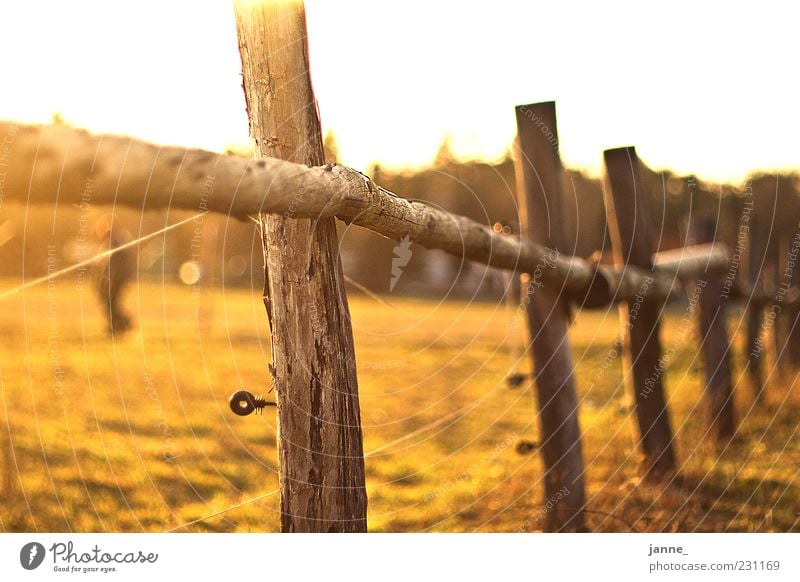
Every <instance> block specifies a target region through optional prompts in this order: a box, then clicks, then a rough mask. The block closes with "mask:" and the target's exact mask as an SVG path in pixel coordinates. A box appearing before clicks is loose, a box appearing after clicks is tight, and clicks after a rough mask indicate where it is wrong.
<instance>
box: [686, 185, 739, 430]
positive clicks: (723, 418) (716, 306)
mask: <svg viewBox="0 0 800 582" xmlns="http://www.w3.org/2000/svg"><path fill="white" fill-rule="evenodd" d="M690 180H694V178H690ZM693 230H694V236H695V242H696V243H699V244H704V243H712V242H714V239H715V233H716V221H715V220H714V219H713V218H711V217H707V216H706V217H701V218H700V219H698V220H696V221H695V224H694V228H693ZM701 282H702V286H701V285H700V283H701ZM723 285H724V280H723V279H722V278H721V277H720V276H719V275H705V276H704V278H702V279H698V280H697V283H696V285H695V288H696V289H699V297H698V299H697V306H698V324H699V328H700V350H701V352H702V353H703V367H704V368H705V379H706V385H705V394H706V399H707V401H708V414H709V420H710V424H711V428H712V429H714V433H715V437H716V439H717V444H720V445H724V444H726V443H727V442H728V441H730V439H731V438H732V437H733V435H734V434H735V432H736V418H735V413H734V402H733V377H732V374H731V362H730V341H729V340H728V328H727V316H726V311H727V310H726V309H725V300H724V297H723Z"/></svg>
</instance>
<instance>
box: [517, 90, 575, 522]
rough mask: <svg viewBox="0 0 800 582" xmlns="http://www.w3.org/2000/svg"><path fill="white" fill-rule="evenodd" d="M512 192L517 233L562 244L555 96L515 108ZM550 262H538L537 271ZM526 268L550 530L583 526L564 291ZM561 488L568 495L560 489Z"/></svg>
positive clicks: (525, 287)
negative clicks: (514, 191)
mask: <svg viewBox="0 0 800 582" xmlns="http://www.w3.org/2000/svg"><path fill="white" fill-rule="evenodd" d="M516 116H517V131H518V136H519V137H518V140H519V141H518V151H517V157H516V162H515V164H516V166H515V167H516V175H517V192H518V199H519V205H520V225H521V230H522V235H523V236H527V237H528V238H529V239H531V240H532V241H534V242H537V243H540V244H543V245H547V246H548V247H550V248H551V249H556V251H557V250H558V249H559V245H560V244H562V241H561V228H562V225H563V224H564V217H563V209H562V206H563V170H562V166H561V158H560V157H559V153H558V132H557V129H556V111H555V103H552V102H548V103H537V104H534V105H520V106H518V107H517V108H516ZM545 268H547V265H542V270H544V269H545ZM537 277H538V274H537V273H535V272H532V273H529V280H528V284H527V285H523V287H522V295H523V302H525V303H527V312H528V322H529V325H530V332H531V338H532V348H533V362H534V370H535V379H536V393H537V397H538V401H539V418H540V422H541V425H540V426H541V442H542V444H541V448H542V455H543V458H544V466H545V472H546V473H545V502H546V503H549V504H552V503H553V500H554V499H556V500H559V501H558V502H557V503H555V505H554V506H553V508H552V509H551V510H550V511H549V512H548V513H547V514H546V528H547V529H548V530H550V531H576V530H581V529H583V519H584V517H583V506H584V503H585V492H584V468H583V454H582V450H581V432H580V428H579V425H578V399H577V395H576V386H575V376H574V373H573V368H572V353H571V350H570V345H569V336H568V329H567V325H568V321H567V319H568V312H567V308H568V305H567V299H566V298H567V293H566V291H565V290H564V289H563V287H561V286H560V285H558V284H555V283H554V282H552V281H548V282H545V281H540V280H537ZM565 492H566V494H565Z"/></svg>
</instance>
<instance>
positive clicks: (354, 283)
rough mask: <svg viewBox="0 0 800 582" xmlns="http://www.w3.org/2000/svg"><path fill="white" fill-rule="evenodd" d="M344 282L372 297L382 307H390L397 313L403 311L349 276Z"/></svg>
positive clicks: (345, 276) (345, 277)
mask: <svg viewBox="0 0 800 582" xmlns="http://www.w3.org/2000/svg"><path fill="white" fill-rule="evenodd" d="M344 280H345V281H347V282H348V283H350V284H351V285H352V286H353V287H355V288H356V289H358V290H359V291H361V292H362V293H363V294H364V295H367V296H368V297H371V298H372V299H374V300H375V301H377V302H378V303H380V304H381V305H384V306H386V307H388V308H390V309H394V310H395V311H401V310H400V309H399V308H397V307H395V306H394V305H392V304H391V303H389V302H388V301H386V300H385V299H384V298H383V297H381V296H380V295H378V294H377V293H373V292H372V291H370V290H369V289H367V288H366V287H365V286H364V285H362V284H361V283H359V282H358V281H356V280H354V279H351V278H350V277H348V276H347V275H344Z"/></svg>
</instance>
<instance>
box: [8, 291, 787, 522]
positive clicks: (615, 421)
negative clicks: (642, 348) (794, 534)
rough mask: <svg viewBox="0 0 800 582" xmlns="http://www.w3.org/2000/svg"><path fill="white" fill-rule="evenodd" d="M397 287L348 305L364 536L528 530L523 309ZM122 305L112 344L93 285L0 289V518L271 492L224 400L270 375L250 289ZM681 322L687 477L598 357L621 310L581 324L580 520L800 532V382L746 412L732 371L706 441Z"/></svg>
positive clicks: (160, 511) (156, 516) (264, 432)
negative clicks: (654, 478) (720, 435)
mask: <svg viewBox="0 0 800 582" xmlns="http://www.w3.org/2000/svg"><path fill="white" fill-rule="evenodd" d="M17 283H18V281H10V280H9V281H4V282H3V285H2V287H3V288H9V287H11V286H14V285H16V284H17ZM390 300H391V302H392V304H393V305H394V308H390V307H387V306H385V305H381V304H379V303H377V302H375V301H374V300H371V299H368V298H364V297H357V296H354V297H352V298H351V307H352V312H353V322H354V327H355V330H356V331H355V333H356V345H357V350H358V361H359V378H360V385H361V393H362V413H363V422H364V430H365V439H366V442H365V448H366V450H367V451H368V452H371V454H370V455H369V458H368V459H367V475H368V488H369V527H370V529H371V530H372V531H516V530H519V529H520V528H522V527H524V524H525V523H526V521H529V519H530V516H531V515H534V514H535V512H536V511H537V510H538V508H539V507H540V504H541V502H542V471H541V464H540V460H539V458H538V455H536V454H535V452H534V453H531V454H527V455H522V454H519V453H518V452H517V450H516V448H517V447H516V445H517V443H518V442H519V440H520V439H527V440H532V441H536V440H537V438H538V437H537V430H538V429H537V423H536V415H535V406H534V399H533V396H532V392H531V390H530V387H529V386H527V385H525V386H523V387H521V388H519V389H517V390H512V389H509V388H508V387H506V385H505V383H504V378H505V376H506V374H507V373H508V372H509V371H510V370H511V369H512V368H513V367H514V366H515V362H514V356H513V352H514V349H513V348H514V345H515V341H516V339H515V338H519V336H520V335H522V333H523V330H524V325H523V322H522V321H521V320H513V319H509V317H508V313H507V312H506V311H505V309H504V308H503V307H502V306H495V305H492V304H482V303H472V304H467V303H458V302H451V303H446V304H435V303H428V302H419V301H413V300H409V299H398V298H391V299H390ZM126 303H127V305H128V306H129V307H130V309H131V310H136V311H138V313H139V316H140V319H139V321H138V329H137V331H135V332H134V333H132V334H130V335H128V336H125V337H123V338H121V339H118V340H117V341H111V340H109V339H108V338H107V337H106V336H105V335H104V334H103V331H102V330H103V326H102V320H101V318H100V315H99V310H98V307H97V304H96V302H95V301H94V297H93V296H92V295H91V293H89V292H88V291H86V292H83V293H81V292H79V291H78V290H77V289H76V286H75V282H74V281H63V282H59V283H57V284H56V285H55V286H54V287H51V288H48V287H47V286H46V285H45V286H40V287H37V288H34V289H31V290H29V291H27V292H26V293H25V294H24V295H19V296H16V297H14V298H12V299H6V300H4V301H3V302H2V311H0V329H2V335H0V362H1V364H0V405H1V406H2V408H0V422H2V434H0V466H2V472H1V473H0V488H2V490H1V491H0V493H1V494H2V495H0V530H3V531H162V530H168V529H171V528H175V527H176V526H180V525H181V524H184V523H186V522H189V521H192V520H196V519H199V518H202V517H203V516H207V515H209V514H212V513H215V512H218V511H220V510H224V509H226V508H229V507H231V506H232V505H234V504H237V503H241V502H243V501H247V500H248V499H252V498H254V497H256V496H259V495H263V494H265V493H268V492H270V491H274V490H275V489H277V476H276V450H275V418H274V413H267V414H265V415H264V416H261V417H247V418H239V417H236V416H233V415H232V414H231V413H230V412H229V411H228V408H227V397H228V395H229V394H230V393H231V392H232V391H233V390H234V389H238V388H240V387H247V388H248V389H251V390H254V391H259V390H260V391H263V390H264V388H265V386H264V383H265V378H266V377H267V371H266V368H267V362H268V359H269V340H268V338H267V335H266V333H265V316H264V312H263V307H262V305H261V303H260V301H259V298H258V294H257V293H250V292H249V291H245V290H236V291H226V292H225V293H222V292H219V291H218V292H217V293H216V295H215V296H214V297H213V298H212V297H210V296H204V297H203V298H202V299H198V298H197V296H194V295H192V293H191V290H190V289H189V288H186V287H178V286H173V285H166V286H161V285H158V284H155V283H143V284H142V285H141V286H139V287H136V288H132V289H131V290H130V291H129V293H128V295H127V300H126ZM198 314H201V315H198ZM681 325H682V324H681V322H680V313H674V314H672V315H671V316H670V318H669V319H668V322H667V325H666V329H665V330H664V335H663V337H664V338H665V345H666V346H672V347H673V348H674V357H673V359H672V361H671V363H670V365H669V368H668V372H667V374H668V376H667V383H668V392H669V398H670V406H671V411H672V420H673V426H674V428H675V429H676V438H677V450H678V454H679V456H680V459H681V478H680V479H679V480H676V481H675V482H674V483H672V484H668V485H663V486H653V485H650V484H644V483H640V482H639V479H638V476H637V475H638V472H637V462H638V459H637V456H636V452H635V450H634V449H633V446H632V438H631V431H632V424H631V423H632V418H631V415H630V407H629V405H628V403H627V399H626V397H625V394H624V390H623V389H622V387H621V381H622V376H621V374H622V372H621V363H620V361H619V359H615V358H613V357H609V353H610V350H611V346H612V342H613V339H614V337H615V335H616V333H617V329H618V321H617V312H616V310H611V311H610V312H608V313H606V312H591V313H585V314H582V315H580V317H579V318H578V319H577V321H576V323H575V324H574V326H573V330H572V340H573V345H574V354H575V360H576V363H577V374H578V376H579V385H580V391H581V400H582V409H581V424H582V427H583V429H584V432H585V441H584V455H585V458H586V461H587V483H588V499H589V507H590V508H591V510H592V511H593V512H599V513H591V514H590V515H589V526H590V527H591V528H592V529H593V530H596V531H627V529H628V526H627V525H625V524H626V523H627V524H631V525H633V526H634V528H635V529H636V530H639V531H662V530H663V531H727V530H730V531H791V530H794V531H797V530H798V529H800V528H799V527H798V514H797V511H798V509H800V503H799V499H798V498H799V495H800V489H799V488H798V487H799V486H798V466H800V462H799V461H800V444H799V442H800V441H799V440H798V438H797V437H798V435H797V427H798V417H799V415H798V414H797V410H798V404H800V399H799V398H798V396H797V393H796V388H795V390H794V392H793V391H792V390H791V389H790V388H789V386H788V385H787V383H783V384H782V383H780V382H777V381H773V382H772V383H771V386H770V395H769V403H768V406H767V407H766V408H765V409H764V410H760V411H751V412H749V413H748V410H749V407H750V405H751V399H750V397H749V390H748V387H747V385H746V382H745V381H744V380H742V381H741V383H740V384H739V385H738V386H737V388H736V397H737V407H738V410H739V411H740V413H741V416H743V417H744V418H743V422H742V426H741V431H740V435H741V437H740V438H739V439H738V440H737V441H736V442H735V443H734V444H733V445H731V446H730V447H729V448H728V449H727V450H724V451H717V450H715V448H714V446H713V445H712V444H711V439H710V438H709V437H708V435H707V434H706V423H705V419H704V418H705V417H704V410H703V407H702V404H701V398H700V395H701V385H700V377H699V376H698V374H697V373H696V372H695V370H696V369H697V367H698V362H697V361H696V360H695V358H696V356H697V349H696V345H697V344H696V342H695V341H689V342H686V341H680V342H675V341H671V339H670V338H679V337H681V334H682V331H683V330H682V329H680V326H681ZM737 341H738V340H737ZM740 351H741V350H737V354H738V353H739V352H740ZM736 364H737V366H736V377H737V378H739V374H740V372H739V371H740V369H741V366H740V365H739V364H740V363H739V362H738V361H737V362H736ZM518 366H519V368H521V369H524V370H526V369H528V367H529V365H528V363H527V360H524V361H523V362H521V363H519V364H518ZM277 511H278V496H277V494H273V495H271V496H266V497H264V498H262V499H260V500H259V501H257V502H255V503H250V504H247V505H245V506H242V507H240V508H236V509H233V510H231V511H228V512H226V513H224V514H222V515H218V516H215V517H212V518H209V519H206V520H203V521H201V522H198V523H196V524H194V525H191V526H189V527H186V528H183V531H275V530H277V529H278V524H279V515H278V513H277ZM609 516H610V517H609ZM539 527H541V524H540V523H538V522H536V521H535V520H534V522H533V523H532V524H531V528H532V529H537V528H539Z"/></svg>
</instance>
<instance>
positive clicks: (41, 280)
mask: <svg viewBox="0 0 800 582" xmlns="http://www.w3.org/2000/svg"><path fill="white" fill-rule="evenodd" d="M204 214H205V212H201V213H200V214H196V215H194V216H190V217H189V218H187V219H185V220H180V221H178V222H176V223H174V224H171V225H169V226H166V227H164V228H162V229H160V230H157V231H155V232H152V233H150V234H148V235H145V236H143V237H141V238H137V239H136V240H132V241H131V242H127V243H125V244H123V245H120V246H118V247H114V248H113V249H108V250H107V251H103V252H102V253H99V254H96V255H94V256H93V257H89V258H88V259H86V260H84V261H81V262H80V263H75V264H74V265H70V266H69V267H66V268H64V269H61V270H60V271H56V272H54V273H48V274H47V275H45V276H43V277H39V278H37V279H33V280H32V281H28V282H26V283H23V284H22V285H20V286H19V287H14V288H13V289H8V290H7V291H3V292H2V293H0V301H2V300H3V299H5V298H7V297H11V296H12V295H16V294H17V293H19V292H20V291H23V290H25V289H28V288H30V287H33V286H34V285H38V284H40V283H44V282H46V281H50V280H51V279H55V278H57V277H61V276H62V275H66V274H68V273H72V272H73V271H77V270H78V269H80V268H81V267H85V266H87V265H91V264H92V263H94V262H97V261H99V260H100V259H104V258H106V257H110V256H111V255H113V254H114V253H117V252H119V251H122V250H125V249H127V248H130V247H132V246H136V245H138V244H139V243H142V242H144V241H146V240H150V239H151V238H154V237H157V236H158V235H160V234H163V233H165V232H168V231H170V230H172V229H173V228H178V227H179V226H183V225H184V224H186V223H187V222H190V221H192V220H196V219H197V218H199V217H200V216H203V215H204Z"/></svg>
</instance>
